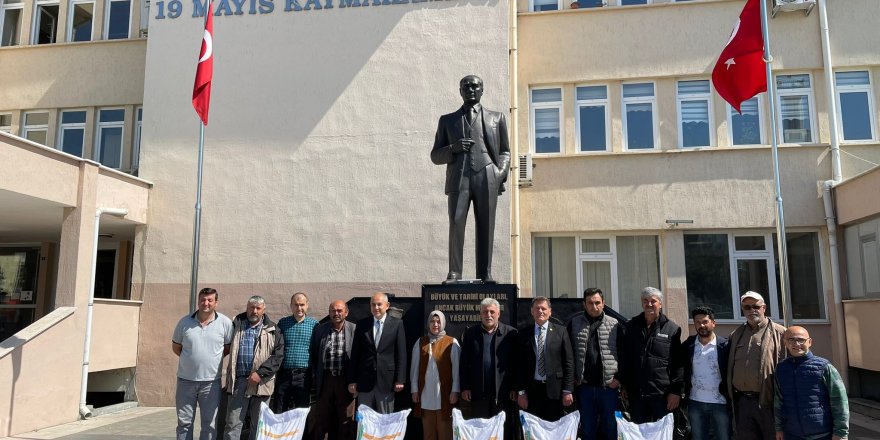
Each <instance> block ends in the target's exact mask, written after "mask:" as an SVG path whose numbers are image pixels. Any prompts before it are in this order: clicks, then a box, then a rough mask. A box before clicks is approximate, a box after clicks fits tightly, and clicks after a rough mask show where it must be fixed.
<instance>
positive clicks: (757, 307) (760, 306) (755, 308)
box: [742, 304, 764, 310]
mask: <svg viewBox="0 0 880 440" xmlns="http://www.w3.org/2000/svg"><path fill="white" fill-rule="evenodd" d="M762 307H764V304H761V305H758V304H753V305H748V304H745V305H743V306H742V308H743V310H761V308H762Z"/></svg>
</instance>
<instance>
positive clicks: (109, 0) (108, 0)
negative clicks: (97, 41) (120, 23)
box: [102, 0, 134, 40]
mask: <svg viewBox="0 0 880 440" xmlns="http://www.w3.org/2000/svg"><path fill="white" fill-rule="evenodd" d="M113 3H128V21H127V26H128V31H127V32H126V34H125V38H112V39H113V40H127V39H129V38H131V17H132V14H133V13H134V11H132V9H133V8H134V2H133V1H132V0H105V2H104V26H103V30H102V32H103V34H102V35H103V36H104V39H105V40H111V38H110V15H111V12H112V11H113Z"/></svg>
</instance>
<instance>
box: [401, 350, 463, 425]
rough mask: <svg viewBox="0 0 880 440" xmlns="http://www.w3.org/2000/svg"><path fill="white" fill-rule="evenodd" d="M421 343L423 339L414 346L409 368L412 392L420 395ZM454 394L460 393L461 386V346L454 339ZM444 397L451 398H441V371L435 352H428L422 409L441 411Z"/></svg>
mask: <svg viewBox="0 0 880 440" xmlns="http://www.w3.org/2000/svg"><path fill="white" fill-rule="evenodd" d="M420 343H421V338H419V340H418V341H416V344H415V345H413V349H412V362H411V366H410V368H409V383H410V392H411V393H418V392H419V372H420V371H421V370H420V366H419V362H420V361H421V358H422V356H421V353H420V352H421V347H419V344H420ZM432 348H433V347H432ZM451 355H452V356H450V357H451V358H452V392H453V393H457V392H459V391H460V389H459V388H460V385H459V383H458V360H459V358H460V357H461V346H460V345H458V340H457V339H455V338H452V353H451ZM442 397H445V398H446V399H448V398H449V396H440V371H439V370H438V369H437V361H436V360H434V350H428V368H427V369H426V370H425V388H423V389H422V396H421V399H420V401H421V403H419V405H421V407H422V409H427V410H432V411H436V410H439V409H441V406H440V405H441V404H442V403H443V401H442V400H440V399H441V398H442Z"/></svg>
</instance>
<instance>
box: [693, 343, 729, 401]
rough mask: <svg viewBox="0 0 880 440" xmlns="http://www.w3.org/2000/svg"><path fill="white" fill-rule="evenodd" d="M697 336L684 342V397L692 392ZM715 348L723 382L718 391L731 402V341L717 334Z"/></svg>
mask: <svg viewBox="0 0 880 440" xmlns="http://www.w3.org/2000/svg"><path fill="white" fill-rule="evenodd" d="M696 341H697V336H696V335H694V336H691V337H689V338H687V339H686V340H685V341H684V343H683V344H681V349H682V357H681V359H682V362H683V364H684V397H685V398H687V397H688V396H690V394H691V376H692V375H693V373H694V345H695V344H696ZM715 349H716V350H717V352H718V369H719V370H721V384H720V385H719V386H718V392H719V393H721V395H722V396H724V398H725V399H727V401H728V402H730V396H728V395H727V359H728V357H729V356H730V342H729V341H728V340H727V338H725V337H722V336H718V335H715Z"/></svg>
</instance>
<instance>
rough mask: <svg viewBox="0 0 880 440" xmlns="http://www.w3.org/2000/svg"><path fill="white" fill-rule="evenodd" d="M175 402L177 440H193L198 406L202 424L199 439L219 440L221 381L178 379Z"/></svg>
mask: <svg viewBox="0 0 880 440" xmlns="http://www.w3.org/2000/svg"><path fill="white" fill-rule="evenodd" d="M174 400H175V404H176V406H177V440H192V438H193V421H194V419H195V414H196V405H198V407H199V417H200V418H201V422H202V428H201V432H200V434H199V439H201V440H214V439H216V438H217V427H216V419H217V408H218V407H219V406H220V379H217V380H208V381H192V380H185V379H181V378H179V377H178V378H177V392H176V393H175V397H174Z"/></svg>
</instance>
